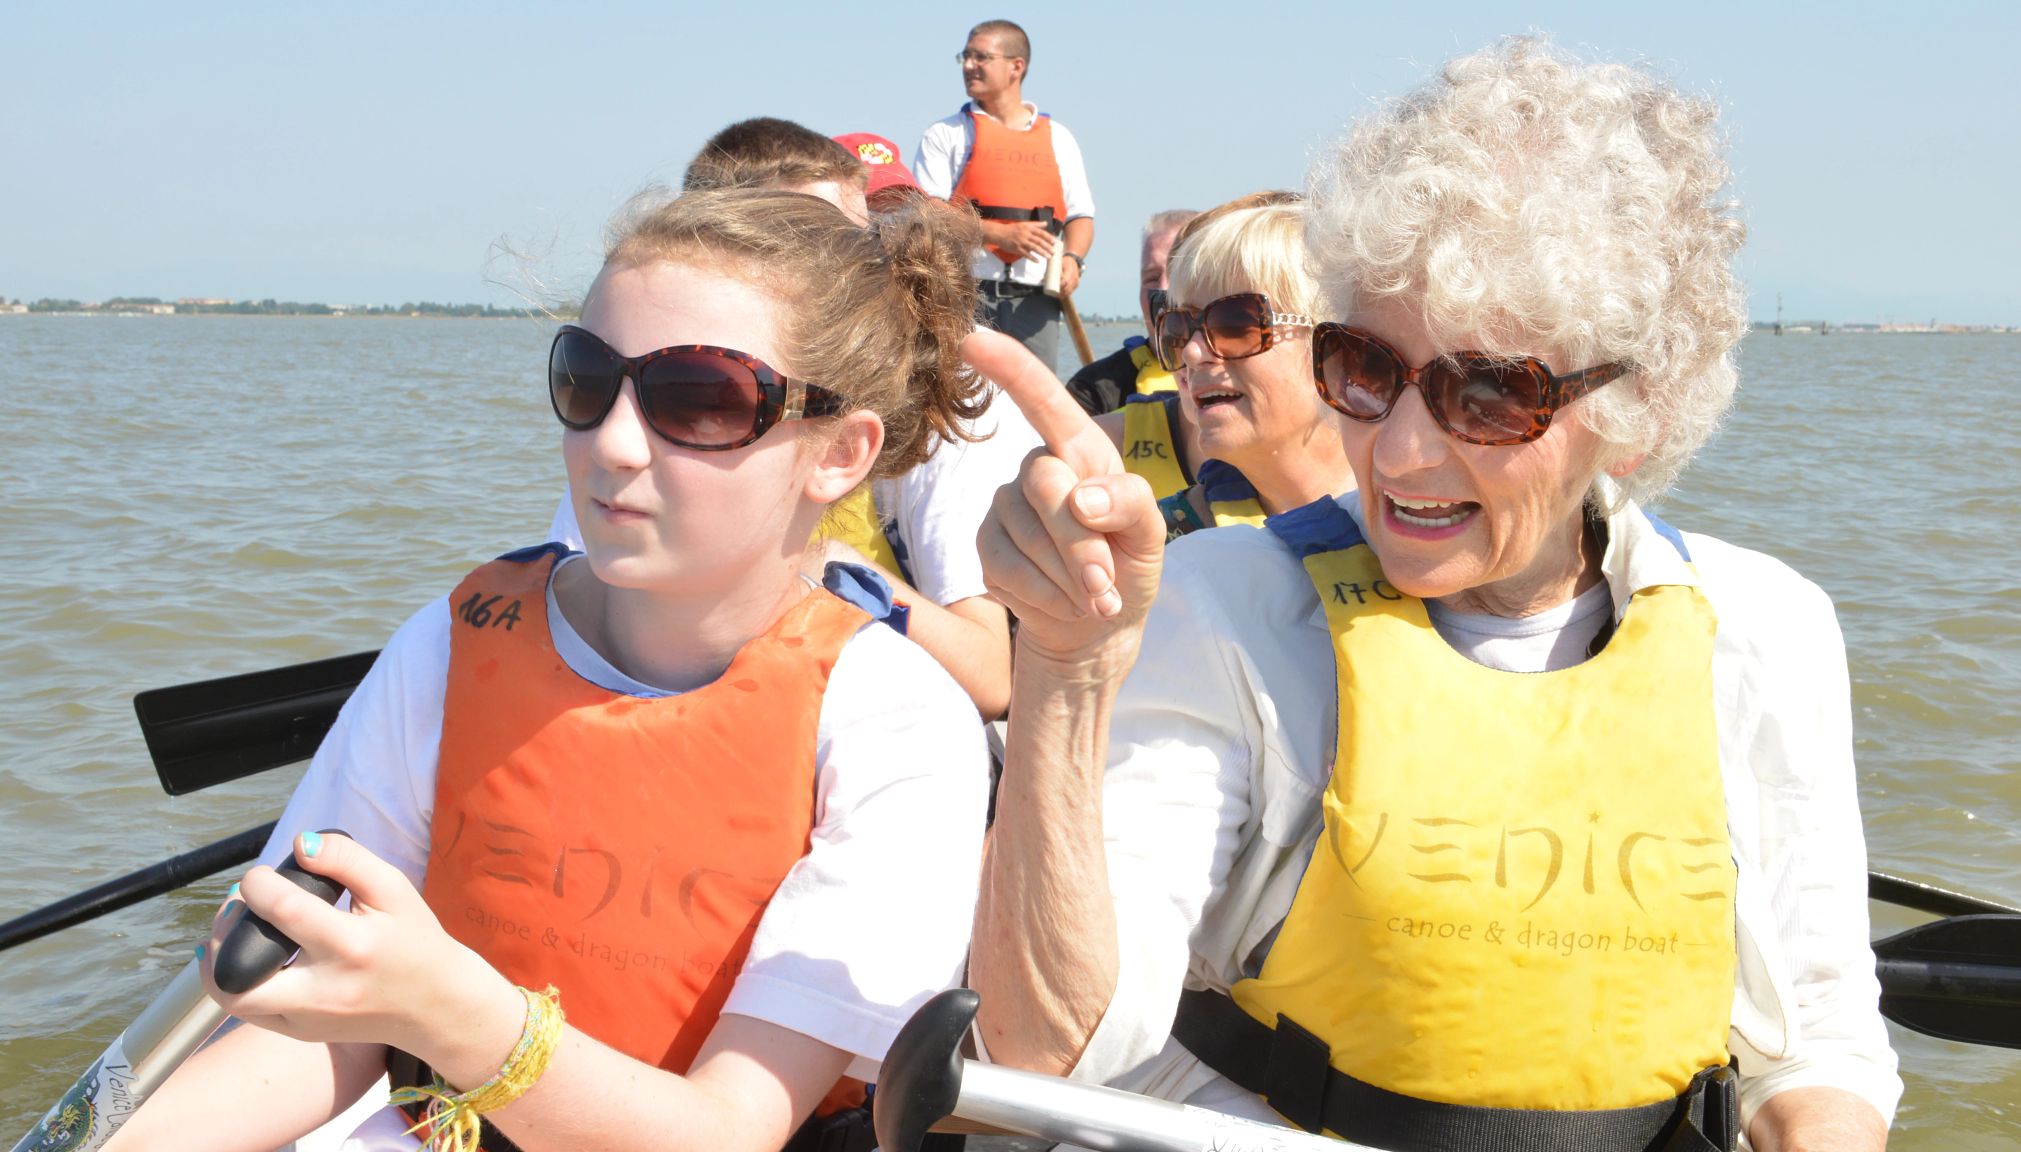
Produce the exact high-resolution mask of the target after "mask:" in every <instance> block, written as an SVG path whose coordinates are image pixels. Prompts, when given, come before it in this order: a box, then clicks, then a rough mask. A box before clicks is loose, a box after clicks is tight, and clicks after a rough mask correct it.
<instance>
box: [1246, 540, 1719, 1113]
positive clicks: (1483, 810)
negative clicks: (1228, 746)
mask: <svg viewBox="0 0 2021 1152" xmlns="http://www.w3.org/2000/svg"><path fill="white" fill-rule="evenodd" d="M1269 526H1270V528H1271V530H1272V531H1273V532H1275V533H1277V535H1278V536H1279V537H1280V538H1281V539H1283V540H1284V541H1285V542H1286V543H1287V544H1289V545H1290V546H1291V548H1292V550H1293V551H1294V552H1295V553H1297V554H1298V555H1299V556H1300V557H1301V558H1302V560H1303V562H1304V565H1305V568H1306V571H1307V573H1308V574H1309V575H1310V576H1311V578H1312V581H1313V585H1314V587H1315V588H1316V589H1317V590H1318V592H1319V599H1320V603H1321V604H1322V605H1323V606H1324V609H1325V613H1326V622H1327V627H1328V630H1329V632H1330V633H1331V636H1332V641H1333V646H1334V659H1335V663H1336V669H1337V681H1338V686H1339V696H1338V705H1339V722H1338V735H1337V738H1336V751H1335V758H1334V768H1333V773H1332V777H1331V779H1330V780H1329V781H1328V783H1327V787H1326V791H1325V792H1324V793H1323V795H1322V797H1321V800H1320V804H1321V809H1322V817H1323V822H1324V823H1323V828H1322V830H1321V833H1320V837H1319V841H1318V844H1317V845H1316V847H1315V849H1314V851H1313V854H1312V859H1311V862H1310V863H1309V864H1308V865H1307V867H1306V872H1305V875H1304V877H1303V879H1302V881H1301V882H1300V885H1299V888H1298V892H1297V895H1296V897H1295V899H1294V900H1293V902H1292V905H1291V910H1290V913H1289V915H1288V916H1287V918H1286V919H1285V921H1284V924H1283V926H1282V928H1281V929H1280V931H1279V934H1278V936H1277V939H1276V941H1275V943H1274V944H1272V946H1271V948H1270V952H1269V955H1268V956H1267V958H1266V959H1265V961H1264V963H1263V966H1262V971H1261V973H1260V974H1259V975H1258V976H1257V977H1256V978H1254V979H1249V980H1243V981H1240V982H1238V983H1237V984H1236V985H1235V987H1234V989H1233V990H1232V996H1233V998H1234V1000H1235V1002H1236V1004H1238V1005H1240V1006H1241V1008H1242V1009H1243V1010H1244V1011H1245V1012H1247V1013H1248V1014H1249V1016H1250V1017H1252V1018H1254V1019H1255V1020H1257V1021H1260V1022H1262V1023H1264V1024H1267V1025H1272V1026H1273V1027H1275V1028H1277V1029H1278V1030H1279V1031H1282V1030H1283V1027H1284V1024H1283V1022H1284V1021H1289V1022H1292V1023H1294V1024H1296V1025H1297V1026H1299V1027H1301V1028H1303V1029H1304V1030H1305V1031H1307V1032H1310V1033H1312V1034H1313V1035H1314V1036H1316V1037H1318V1039H1319V1041H1321V1042H1323V1043H1324V1045H1325V1049H1324V1050H1325V1051H1326V1052H1327V1053H1328V1055H1329V1062H1330V1064H1331V1066H1332V1067H1333V1068H1335V1069H1337V1070H1339V1071H1340V1072H1342V1073H1345V1074H1346V1075H1348V1076H1350V1077H1353V1078H1354V1079H1357V1080H1360V1081H1363V1082H1365V1083H1366V1084H1370V1085H1374V1086H1375V1087H1377V1088H1380V1089H1385V1090H1387V1091H1389V1092H1393V1093H1398V1094H1401V1095H1404V1096H1409V1097H1415V1098H1417V1099H1419V1100H1432V1101H1439V1102H1443V1103H1448V1104H1463V1105H1475V1106H1482V1107H1492V1108H1504V1109H1547V1110H1561V1111H1562V1110H1599V1109H1618V1108H1628V1107H1632V1106H1637V1105H1647V1104H1652V1103H1654V1102H1657V1101H1663V1100H1668V1099H1671V1098H1673V1097H1676V1096H1678V1095H1680V1094H1681V1093H1683V1092H1684V1091H1685V1090H1686V1088H1687V1086H1688V1085H1689V1084H1690V1082H1691V1081H1692V1078H1693V1076H1694V1074H1696V1073H1699V1072H1700V1070H1702V1069H1706V1068H1708V1067H1710V1066H1715V1065H1724V1064H1725V1063H1726V1062H1727V1058H1728V1055H1727V1050H1726V1038H1727V1031H1728V1025H1729V1016H1730V1013H1731V1005H1732V1000H1733V986H1734V975H1733V973H1734V903H1733V900H1734V877H1735V868H1734V864H1733V858H1732V853H1731V847H1730V843H1729V841H1728V838H1727V827H1726V806H1725V794H1724V790H1723V787H1722V784H1721V778H1720V767H1719V747H1718V740H1717V734H1716V732H1715V728H1714V716H1713V702H1712V699H1713V698H1712V650H1713V635H1714V631H1715V628H1716V621H1715V618H1714V614H1713V610H1712V606H1711V604H1710V603H1709V602H1708V601H1707V600H1706V598H1705V596H1704V595H1703V594H1702V593H1701V592H1700V591H1699V589H1698V588H1697V587H1695V586H1692V585H1688V584H1669V585H1653V586H1650V587H1646V588H1640V589H1637V590H1636V591H1635V594H1634V597H1633V599H1632V600H1631V601H1630V602H1629V605H1628V608H1627V610H1626V612H1625V613H1624V614H1623V615H1622V617H1621V620H1620V622H1619V624H1618V626H1617V627H1616V630H1615V631H1614V633H1613V635H1612V637H1611V638H1610V639H1609V640H1608V641H1607V644H1606V646H1605V647H1604V648H1603V649H1602V650H1601V651H1600V652H1599V654H1598V655H1595V656H1593V657H1592V658H1591V659H1589V660H1587V661H1585V662H1584V663H1582V664H1579V665H1577V666H1575V667H1572V668H1566V669H1562V670H1559V671H1555V672H1547V673H1539V674H1535V675H1522V674H1514V673H1509V672H1501V671H1496V670H1494V669H1490V668H1487V667H1484V666H1482V665H1479V664H1475V663H1473V662H1472V661H1470V660H1468V659H1467V658H1466V657H1464V656H1462V655H1460V654H1459V653H1457V652H1455V651H1453V649H1452V648H1451V646H1449V645H1448V644H1447V643H1446V642H1445V641H1444V640H1443V639H1442V638H1440V636H1439V634H1438V633H1437V632H1436V631H1434V630H1433V627H1432V624H1431V620H1430V618H1429V616H1428V615H1427V613H1426V609H1425V605H1424V603H1423V602H1421V601H1419V600H1416V599H1414V598H1412V597H1410V596H1406V595H1404V594H1403V593H1401V592H1399V591H1397V590H1396V589H1395V588H1394V587H1393V586H1391V585H1390V584H1389V583H1388V582H1387V581H1386V580H1384V578H1383V573H1382V567H1381V565H1380V564H1379V563H1378V562H1377V559H1376V557H1375V554H1374V553H1373V552H1372V551H1371V550H1370V549H1369V547H1368V545H1367V544H1366V543H1365V542H1364V540H1363V538H1362V535H1361V532H1360V529H1359V527H1358V526H1357V525H1356V524H1355V522H1354V521H1353V519H1352V518H1351V517H1349V515H1348V514H1347V511H1346V510H1345V509H1343V508H1342V507H1340V505H1339V504H1338V503H1336V502H1335V501H1332V500H1322V501H1319V502H1317V503H1314V504H1312V505H1308V506H1307V507H1305V508H1301V509H1298V510H1296V511H1294V512H1291V513H1287V514H1285V515H1282V516H1277V517H1273V518H1272V519H1271V521H1270V524H1269ZM1666 527H1667V526H1666ZM1668 534H1669V535H1671V536H1672V537H1673V543H1676V544H1677V545H1678V546H1679V548H1680V551H1681V550H1682V538H1681V537H1677V536H1675V534H1674V532H1673V533H1668ZM1687 559H1688V556H1687Z"/></svg>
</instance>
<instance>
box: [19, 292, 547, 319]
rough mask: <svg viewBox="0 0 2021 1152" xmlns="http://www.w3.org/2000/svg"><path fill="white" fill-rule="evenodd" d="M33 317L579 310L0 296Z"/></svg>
mask: <svg viewBox="0 0 2021 1152" xmlns="http://www.w3.org/2000/svg"><path fill="white" fill-rule="evenodd" d="M30 312H39V313H58V314H73V315H96V316H177V315H214V316H215V315H223V316H449V317H458V318H461V317H525V316H560V315H572V314H573V313H574V312H575V308H574V306H572V305H571V306H570V307H568V308H566V309H557V310H552V311H550V310H548V309H537V308H498V307H494V306H493V305H490V304H437V303H435V302H434V301H432V300H423V301H420V302H418V303H416V302H413V301H409V302H408V303H405V304H321V303H307V304H304V303H297V302H296V301H293V300H275V299H272V298H271V297H269V298H268V299H265V300H231V299H227V298H225V297H222V296H184V297H181V298H180V299H176V300H163V299H161V298H160V297H158V296H115V297H113V298H112V299H110V300H103V301H94V302H86V301H82V300H68V299H56V298H52V297H44V298H42V299H40V300H32V301H23V300H10V299H7V298H6V297H4V296H0V315H22V314H26V313H30Z"/></svg>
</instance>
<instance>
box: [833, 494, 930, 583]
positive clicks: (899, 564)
mask: <svg viewBox="0 0 2021 1152" xmlns="http://www.w3.org/2000/svg"><path fill="white" fill-rule="evenodd" d="M814 535H815V538H816V539H820V540H840V541H842V542H843V543H844V544H849V545H853V546H854V547H855V548H856V550H857V551H858V552H861V553H862V554H863V558H864V559H866V560H868V561H870V562H871V563H872V564H875V565H877V566H878V567H879V568H882V569H884V570H885V571H886V572H889V573H892V574H894V575H898V576H902V577H903V578H904V579H907V580H910V579H911V578H912V577H911V576H910V575H907V574H906V573H905V569H904V563H903V561H902V560H901V559H900V557H899V554H898V548H897V547H896V545H894V544H893V543H892V540H891V536H890V534H889V533H887V532H885V530H884V519H883V517H882V516H880V515H879V513H878V511H877V501H876V499H875V498H874V497H873V496H872V495H871V491H870V485H868V484H865V485H863V486H862V487H860V488H858V489H857V490H856V491H854V492H851V493H850V494H849V495H847V496H844V497H843V498H842V499H840V500H837V501H836V502H835V503H833V504H830V505H829V506H828V514H827V515H825V516H823V517H822V518H821V524H820V527H818V528H816V529H815V530H814Z"/></svg>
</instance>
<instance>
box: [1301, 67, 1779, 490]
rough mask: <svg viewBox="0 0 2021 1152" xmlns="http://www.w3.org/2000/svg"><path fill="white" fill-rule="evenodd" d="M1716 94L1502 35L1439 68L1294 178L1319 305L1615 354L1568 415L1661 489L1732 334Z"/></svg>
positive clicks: (1732, 291)
mask: <svg viewBox="0 0 2021 1152" xmlns="http://www.w3.org/2000/svg"><path fill="white" fill-rule="evenodd" d="M1728 176H1729V173H1728V169H1727V165H1726V160H1725V157H1724V141H1723V139H1722V137H1721V135H1720V133H1719V129H1718V124H1717V109H1716V108H1715V106H1714V105H1713V104H1712V103H1711V102H1710V101H1709V100H1703V99H1697V98H1693V97H1690V96H1686V95H1684V94H1682V93H1680V92H1679V91H1678V90H1677V89H1676V88H1674V87H1672V86H1671V85H1670V84H1668V83H1666V82H1664V81H1662V80H1660V79H1658V78H1657V77H1655V76H1653V75H1651V74H1649V73H1648V72H1646V71H1643V70H1641V69H1637V68H1631V67H1627V66H1623V65H1618V64H1589V63H1585V62H1582V61H1579V60H1576V59H1573V58H1572V57H1570V56H1567V55H1564V54H1562V53H1559V52H1558V51H1556V50H1555V49H1553V48H1552V47H1551V46H1550V45H1549V44H1547V43H1544V42H1542V41H1540V40H1536V39H1531V38H1515V39H1511V40H1508V41H1505V42H1503V43H1502V44H1500V45H1498V46H1496V47H1494V48H1490V49H1488V50H1486V51H1483V52H1478V53H1475V54H1473V55H1470V56H1462V57H1459V58H1458V59H1455V60H1452V61H1450V62H1448V63H1447V64H1446V66H1445V67H1444V69H1443V70H1442V71H1441V73H1440V75H1439V76H1438V78H1437V79H1435V80H1433V81H1431V82H1430V83H1429V84H1426V85H1425V86H1424V87H1422V88H1420V89H1419V90H1417V91H1416V92H1414V93H1412V94H1410V95H1408V96H1406V97H1404V98H1403V99H1401V100H1397V101H1394V102H1392V103H1391V104H1390V105H1388V106H1387V107H1386V108H1384V109H1383V110H1382V111H1381V112H1379V113H1378V114H1376V115H1374V116H1372V117H1370V118H1369V119H1367V120H1365V121H1363V122H1362V123H1360V124H1357V125H1356V126H1355V127H1354V128H1353V129H1352V130H1351V132H1350V133H1349V135H1348V137H1347V139H1346V141H1345V142H1344V143H1342V144H1341V145H1340V146H1339V147H1338V148H1337V149H1335V150H1334V151H1332V152H1331V153H1330V154H1328V155H1325V156H1322V157H1321V158H1320V160H1319V161H1318V163H1317V164H1316V165H1315V166H1314V168H1313V172H1312V181H1311V186H1312V209H1311V217H1310V222H1309V226H1308V228H1307V231H1306V238H1307V245H1308V248H1309V249H1310V251H1311V254H1312V259H1313V264H1314V268H1315V270H1316V273H1317V275H1318V277H1319V279H1320V281H1321V283H1322V285H1323V286H1324V289H1325V293H1326V297H1327V301H1328V306H1329V311H1330V312H1331V313H1332V314H1334V315H1337V316H1344V315H1346V314H1348V313H1350V312H1352V311H1354V310H1356V309H1357V308H1358V307H1361V306H1366V305H1367V304H1369V303H1372V302H1374V301H1377V300H1385V299H1390V300H1400V301H1403V302H1405V303H1406V304H1407V305H1409V306H1412V307H1414V308H1415V309H1416V310H1417V311H1418V312H1420V313H1421V315H1422V318H1423V320H1424V322H1425V324H1426V326H1427V327H1428V328H1429V329H1430V331H1431V334H1432V336H1433V338H1434V339H1435V340H1437V341H1438V342H1440V343H1441V344H1444V345H1446V346H1448V347H1452V348H1454V349H1457V347H1458V344H1459V343H1460V342H1464V343H1466V344H1468V345H1470V346H1472V347H1475V348H1478V349H1479V350H1481V351H1486V352H1495V353H1507V354H1510V355H1515V354H1519V353H1534V352H1536V351H1538V350H1539V349H1540V347H1541V348H1548V349H1550V350H1551V351H1552V356H1553V358H1554V359H1555V358H1556V357H1561V356H1562V357H1566V358H1568V359H1567V362H1566V363H1556V362H1553V363H1552V364H1551V367H1552V369H1553V370H1554V371H1556V372H1560V373H1563V372H1570V371H1573V370H1576V369H1579V368H1585V367H1589V366H1591V365H1595V364H1602V363H1609V362H1621V363H1625V364H1628V365H1630V366H1631V367H1632V369H1633V374H1632V375H1630V376H1628V377H1624V378H1623V379H1622V380H1620V381H1617V382H1616V383H1614V384H1610V385H1608V386H1606V387H1604V388H1602V389H1600V390H1599V391H1597V392H1594V393H1592V394H1591V396H1589V397H1588V398H1587V399H1586V400H1584V401H1582V402H1581V403H1580V404H1579V406H1578V408H1577V409H1576V411H1578V412H1579V414H1580V416H1581V418H1582V419H1583V420H1584V421H1585V422H1586V424H1587V425H1588V426H1589V427H1591V428H1592V429H1593V430H1594V432H1596V433H1597V434H1598V435H1599V436H1600V437H1601V439H1602V440H1604V441H1605V442H1607V444H1608V445H1609V446H1610V455H1609V457H1608V459H1609V461H1612V460H1620V459H1626V458H1629V457H1631V456H1633V455H1635V454H1636V453H1647V458H1646V459H1645V460H1644V461H1643V462H1642V464H1641V465H1640V466H1639V467H1638V468H1637V469H1636V471H1635V472H1634V473H1633V474H1631V475H1630V476H1629V477H1628V478H1627V480H1626V481H1625V484H1624V487H1625V489H1626V494H1627V495H1628V496H1630V497H1632V498H1634V499H1637V500H1648V499H1651V498H1653V497H1655V496H1658V495H1660V494H1661V493H1662V492H1663V491H1664V490H1665V489H1666V488H1668V487H1669V485H1670V484H1671V483H1672V481H1674V480H1675V479H1676V477H1677V474H1678V473H1679V472H1680V471H1682V469H1683V468H1684V465H1685V464H1686V463H1687V462H1688V461H1689V460H1690V459H1691V456H1692V455H1693V453H1695V452H1697V450H1698V449H1699V447H1701V446H1702V445H1703V444H1704V443H1705V441H1706V440H1707V439H1708V438H1709V437H1710V436H1711V435H1712V432H1713V430H1714V429H1715V427H1716V426H1717V425H1718V422H1719V419H1720V417H1721V416H1722V415H1723V414H1724V413H1725V411H1726V409H1727V407H1728V406H1729V405H1730V404H1731V402H1732V398H1733V391H1734V387H1735V384H1736V382H1737V380H1738V373H1737V371H1736V369H1735V365H1734V352H1735V349H1736V347H1737V346H1738V344H1739V342H1740V338H1741V336H1742V335H1743V334H1744V333H1745V332H1746V330H1747V318H1746V305H1745V299H1744V296H1743V293H1742V291H1741V287H1740V285H1739V283H1738V281H1737V279H1736V277H1735V275H1734V271H1733V257H1734V253H1735V252H1736V251H1737V250H1738V249H1739V247H1740V245H1741V242H1742V240H1743V239H1744V237H1745V235H1746V229H1745V226H1744V225H1743V224H1742V223H1741V220H1740V217H1739V212H1738V206H1737V205H1736V204H1735V202H1734V201H1733V200H1732V199H1731V198H1730V197H1729V196H1728V194H1727V192H1726V184H1727V180H1728Z"/></svg>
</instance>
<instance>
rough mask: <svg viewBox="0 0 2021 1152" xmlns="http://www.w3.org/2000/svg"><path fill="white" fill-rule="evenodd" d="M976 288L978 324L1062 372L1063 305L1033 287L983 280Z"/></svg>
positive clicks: (976, 318)
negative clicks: (1014, 342)
mask: <svg viewBox="0 0 2021 1152" xmlns="http://www.w3.org/2000/svg"><path fill="white" fill-rule="evenodd" d="M976 287H977V289H978V290H979V291H978V294H977V296H976V302H975V322H976V323H977V324H981V325H985V326H987V327H990V328H994V329H996V330H997V331H998V332H1001V333H1003V334H1004V335H1006V336H1009V337H1011V338H1012V339H1014V340H1016V341H1017V342H1018V343H1020V344H1023V345H1024V346H1025V347H1026V348H1029V349H1031V353H1032V355H1034V356H1037V357H1038V358H1039V360H1040V361H1042V362H1043V363H1044V364H1045V366H1046V367H1047V368H1050V369H1052V370H1053V371H1055V372H1057V371H1059V360H1060V316H1061V313H1060V302H1059V301H1058V300H1055V299H1053V298H1052V297H1051V296H1048V295H1046V294H1045V293H1044V292H1041V291H1039V290H1038V288H1037V287H1035V286H1032V285H1026V284H1006V283H1005V282H1004V281H1001V280H983V281H980V282H978V283H977V285H976Z"/></svg>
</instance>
